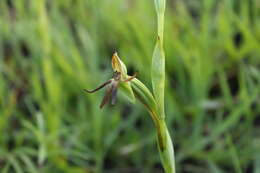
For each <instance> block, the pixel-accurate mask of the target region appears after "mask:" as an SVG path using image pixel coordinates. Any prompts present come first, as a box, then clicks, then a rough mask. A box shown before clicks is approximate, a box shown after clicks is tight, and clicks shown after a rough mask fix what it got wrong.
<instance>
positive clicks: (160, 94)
mask: <svg viewBox="0 0 260 173" xmlns="http://www.w3.org/2000/svg"><path fill="white" fill-rule="evenodd" d="M151 75H152V85H153V94H154V97H155V100H156V102H157V105H158V113H159V116H160V118H161V119H163V118H164V117H165V113H164V87H165V55H164V51H163V48H162V44H161V40H160V38H159V37H158V39H157V42H156V45H155V48H154V52H153V59H152V68H151Z"/></svg>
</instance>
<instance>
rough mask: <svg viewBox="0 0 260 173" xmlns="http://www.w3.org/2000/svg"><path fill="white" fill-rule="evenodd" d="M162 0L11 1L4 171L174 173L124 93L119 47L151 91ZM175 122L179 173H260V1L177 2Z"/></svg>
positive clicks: (1, 87) (1, 118)
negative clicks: (101, 87)
mask: <svg viewBox="0 0 260 173" xmlns="http://www.w3.org/2000/svg"><path fill="white" fill-rule="evenodd" d="M155 19H156V13H155V9H154V4H153V1H151V0H149V1H148V0H124V1H122V0H56V1H52V0H1V1H0V170H1V172H3V173H4V172H6V173H13V172H14V173H22V172H31V173H34V172H44V173H45V172H51V173H59V172H61V173H63V172H65V173H70V172H73V173H74V172H75V173H83V172H85V173H86V172H87V173H90V172H95V173H99V172H108V173H109V172H113V173H114V172H124V173H127V172H131V173H134V172H138V173H139V172H142V173H143V172H147V173H151V172H152V173H156V172H162V167H161V165H160V161H159V155H158V152H157V148H156V144H155V138H156V136H155V130H154V127H153V124H152V120H151V119H150V117H149V115H148V113H146V111H145V110H144V109H143V108H142V106H141V105H140V104H137V105H136V106H133V105H131V104H130V103H129V102H128V101H127V100H126V99H125V98H124V97H123V96H119V100H118V104H117V105H116V106H115V107H107V108H105V109H104V110H99V108H98V105H99V103H100V101H101V99H102V96H103V92H99V93H98V94H94V95H86V94H85V93H83V92H82V89H83V88H88V89H90V88H94V87H95V86H97V85H98V84H100V83H102V82H104V81H105V80H107V79H109V78H110V77H111V75H112V69H111V64H110V58H111V55H112V53H113V52H114V51H115V50H116V51H118V53H119V56H120V57H121V58H122V59H123V60H124V62H125V63H126V64H127V66H128V68H130V74H133V72H135V71H138V72H139V75H138V78H140V79H141V80H142V81H143V82H144V83H146V84H147V85H148V86H150V88H151V83H148V82H147V81H150V63H151V57H152V51H153V46H154V44H155V41H156V38H155V33H156V20H155ZM165 24H166V26H165V52H166V68H167V72H166V73H167V82H166V114H167V122H168V127H169V130H170V134H171V136H172V138H173V142H174V145H175V153H176V162H177V163H176V168H177V172H183V173H184V172H187V173H204V172H205V173H208V172H210V173H225V172H226V173H230V172H236V173H241V172H250V173H251V172H252V173H259V172H260V147H259V146H260V133H259V130H260V107H259V104H260V101H259V97H260V3H259V1H258V0H168V1H167V10H166V21H165Z"/></svg>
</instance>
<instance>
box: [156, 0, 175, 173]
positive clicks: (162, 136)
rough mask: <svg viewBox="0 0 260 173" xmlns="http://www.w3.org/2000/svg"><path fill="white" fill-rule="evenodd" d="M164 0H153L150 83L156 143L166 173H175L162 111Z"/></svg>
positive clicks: (169, 137) (169, 138) (170, 142)
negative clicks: (154, 32)
mask: <svg viewBox="0 0 260 173" xmlns="http://www.w3.org/2000/svg"><path fill="white" fill-rule="evenodd" d="M165 1H166V0H154V2H155V8H156V12H157V35H158V36H157V37H158V39H157V42H156V45H155V48H154V53H153V59H152V68H151V75H152V84H153V94H154V96H155V100H156V103H157V114H158V115H157V117H159V118H160V119H159V123H157V124H158V125H157V128H156V129H157V143H158V148H159V153H160V157H161V161H162V164H163V167H164V170H165V172H166V173H175V159H174V148H173V144H172V140H171V136H170V134H169V131H168V128H167V125H166V122H165V112H164V88H165V54H164V50H163V32H164V12H165V6H166V2H165Z"/></svg>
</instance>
